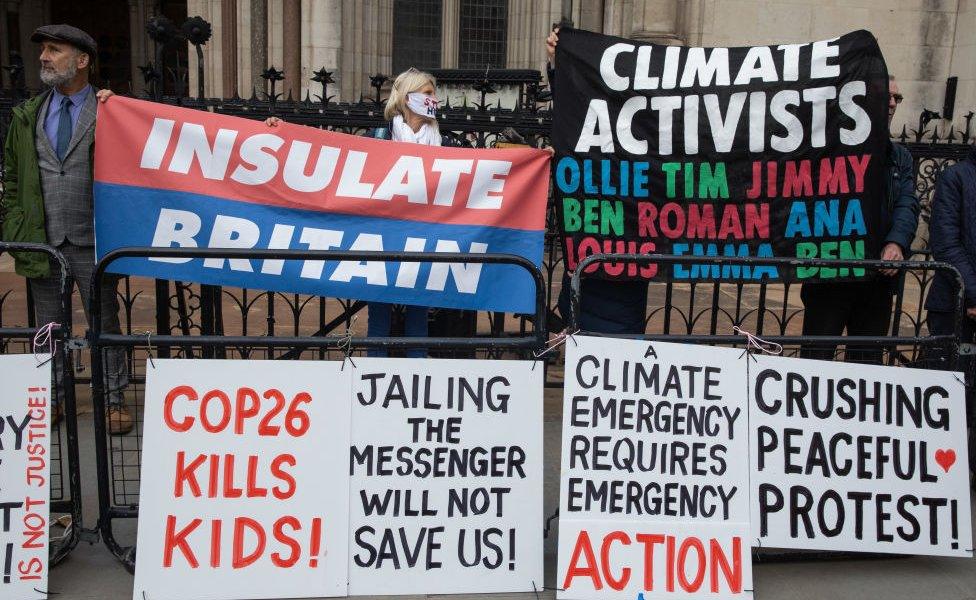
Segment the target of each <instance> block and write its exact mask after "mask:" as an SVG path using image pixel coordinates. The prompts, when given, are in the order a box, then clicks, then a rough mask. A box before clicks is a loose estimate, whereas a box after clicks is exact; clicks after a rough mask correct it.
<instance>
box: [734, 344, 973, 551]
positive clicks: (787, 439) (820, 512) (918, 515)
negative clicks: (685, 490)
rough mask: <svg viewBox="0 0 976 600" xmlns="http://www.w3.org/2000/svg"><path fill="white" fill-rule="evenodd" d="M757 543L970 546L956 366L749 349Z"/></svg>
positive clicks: (961, 390)
mask: <svg viewBox="0 0 976 600" xmlns="http://www.w3.org/2000/svg"><path fill="white" fill-rule="evenodd" d="M750 373H751V380H750V390H751V391H750V397H749V402H750V423H751V427H752V431H751V438H752V439H751V447H752V457H751V460H752V469H753V474H752V485H753V492H752V495H753V506H752V510H753V516H752V525H753V535H754V537H757V538H760V539H761V541H762V545H763V546H773V547H780V548H808V549H823V550H850V551H860V552H893V553H907V554H933V555H945V556H972V555H973V552H972V548H973V543H972V526H971V520H970V503H969V493H970V492H969V468H968V452H967V442H966V394H965V386H964V384H963V374H962V373H951V372H946V371H928V370H921V369H907V368H902V367H881V366H874V365H862V364H849V363H841V362H829V361H816V360H801V359H794V358H780V357H774V356H757V357H756V361H755V362H754V363H753V364H751V365H750Z"/></svg>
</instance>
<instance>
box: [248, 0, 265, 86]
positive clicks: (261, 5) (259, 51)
mask: <svg viewBox="0 0 976 600" xmlns="http://www.w3.org/2000/svg"><path fill="white" fill-rule="evenodd" d="M250 45H251V86H252V87H253V88H254V89H256V90H258V91H259V92H265V91H266V86H265V81H264V79H261V73H263V72H264V70H265V69H267V68H268V0H251V44H250ZM259 97H263V95H261V94H259Z"/></svg>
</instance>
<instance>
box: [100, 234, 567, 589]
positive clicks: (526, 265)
mask: <svg viewBox="0 0 976 600" xmlns="http://www.w3.org/2000/svg"><path fill="white" fill-rule="evenodd" d="M147 257H160V258H223V259H232V258H243V259H254V260H260V259H272V260H275V259H276V260H322V261H340V260H356V261H363V260H371V261H390V262H394V261H395V262H420V263H483V264H494V265H498V264H506V265H514V266H516V267H519V268H522V269H524V270H526V271H528V272H529V274H530V275H531V276H532V279H533V281H534V283H535V316H534V319H535V320H534V323H535V327H534V329H533V331H532V332H530V334H528V335H520V336H498V337H489V336H485V337H476V338H458V337H411V338H399V337H372V338H367V337H361V336H360V337H357V336H352V335H344V336H335V335H333V336H315V335H313V336H290V337H285V336H222V335H198V336H174V335H147V334H146V333H143V334H140V335H116V334H105V333H102V330H101V320H100V310H101V308H100V306H99V303H98V302H93V303H92V304H93V305H92V306H91V310H92V314H91V319H92V324H93V326H92V331H91V339H90V344H91V348H92V353H91V357H92V365H91V367H92V399H93V404H94V420H95V421H94V426H95V451H96V461H97V477H98V509H99V521H98V522H99V531H100V533H101V537H102V540H103V541H104V542H105V545H106V546H107V547H108V548H109V550H110V551H111V552H112V553H113V554H114V555H115V556H116V557H117V558H118V559H119V560H120V561H121V562H122V563H123V565H124V566H125V567H126V568H127V569H128V570H130V571H132V570H133V569H134V567H135V546H128V547H127V546H124V545H123V544H122V543H120V542H119V541H118V539H117V537H116V531H115V529H114V526H113V522H114V521H115V520H116V519H132V518H133V517H137V516H138V514H139V503H138V499H137V498H138V496H137V495H135V496H134V495H133V492H134V493H135V494H138V473H139V469H140V464H141V426H142V423H141V419H140V416H139V415H138V414H137V415H136V419H135V420H136V427H135V430H134V432H133V433H134V435H135V436H136V437H137V440H136V441H137V444H136V448H134V449H133V450H131V451H129V452H125V451H121V452H119V453H120V454H121V457H120V458H119V460H118V462H116V460H115V454H116V452H115V451H114V450H113V449H112V448H110V446H109V441H110V440H109V436H108V432H107V431H106V423H105V410H106V400H107V399H106V397H105V391H106V390H105V386H104V383H103V370H104V361H103V358H102V352H103V351H104V350H105V349H106V348H109V347H117V346H122V347H126V348H130V349H134V348H137V347H146V346H149V345H151V346H153V347H155V346H159V347H167V346H169V347H175V348H181V347H182V348H191V347H207V346H209V347H211V348H223V349H232V348H233V347H250V346H253V347H262V348H268V349H287V350H289V352H286V353H285V354H283V355H282V356H278V357H273V356H272V357H271V358H277V359H285V360H287V359H291V358H297V357H298V356H299V355H300V352H301V351H302V350H310V349H317V350H323V349H333V350H336V349H355V350H361V349H369V348H388V349H396V348H415V347H420V348H429V349H450V350H474V349H482V348H485V349H491V350H513V351H519V350H521V351H525V352H532V351H536V350H539V349H542V348H543V347H544V346H545V344H546V340H547V335H548V334H547V330H546V290H545V282H544V281H543V278H542V272H541V271H540V270H539V268H538V267H537V266H536V265H534V264H532V262H531V261H529V260H527V259H525V258H523V257H520V256H515V255H507V254H463V253H440V252H411V253H403V252H344V251H331V250H245V249H216V248H199V249H198V248H171V249H164V248H122V249H119V250H115V251H112V252H110V253H109V254H107V255H106V256H105V257H103V258H102V260H101V261H99V263H98V265H97V266H96V268H95V271H94V273H93V274H92V281H91V286H92V288H91V289H93V290H98V289H99V287H100V286H101V282H102V279H103V278H104V277H105V275H106V269H107V268H108V266H109V265H110V264H111V263H113V262H115V261H117V260H119V259H123V258H147ZM93 297H94V298H97V297H98V296H97V295H95V296H93ZM150 352H151V348H150ZM132 363H133V365H134V364H135V360H133V361H132ZM139 379H140V378H138V377H135V373H133V374H132V375H131V376H130V382H132V381H136V380H139ZM122 437H125V436H122ZM117 473H121V474H122V476H121V479H119V478H118V477H116V476H115V474H117ZM132 475H135V477H132ZM129 484H132V487H133V488H134V489H129ZM120 488H121V489H120ZM133 497H134V498H136V499H135V501H131V499H132V498H133ZM119 499H121V500H122V502H119V501H118V500H119ZM130 533H131V532H130Z"/></svg>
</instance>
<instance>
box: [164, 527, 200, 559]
mask: <svg viewBox="0 0 976 600" xmlns="http://www.w3.org/2000/svg"><path fill="white" fill-rule="evenodd" d="M200 523H203V520H202V519H193V520H192V521H190V524H189V525H187V526H186V527H184V528H183V529H181V530H179V531H176V517H175V516H173V515H167V517H166V533H165V535H164V536H163V566H164V567H172V566H173V551H174V550H176V549H177V548H179V550H180V552H182V553H183V558H185V559H186V562H187V563H188V564H189V565H190V567H191V568H193V569H196V568H197V567H199V566H200V563H199V562H197V557H196V555H195V554H194V553H193V549H191V548H190V544H188V543H187V542H186V538H187V536H189V535H190V534H191V533H193V530H194V529H196V528H197V527H199V526H200Z"/></svg>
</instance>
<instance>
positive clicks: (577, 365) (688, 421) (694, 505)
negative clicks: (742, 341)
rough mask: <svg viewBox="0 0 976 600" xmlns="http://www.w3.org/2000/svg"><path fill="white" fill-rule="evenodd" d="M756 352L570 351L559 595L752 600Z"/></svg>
mask: <svg viewBox="0 0 976 600" xmlns="http://www.w3.org/2000/svg"><path fill="white" fill-rule="evenodd" d="M743 360H744V359H743V352H742V350H735V349H728V348H712V347H708V346H691V345H684V344H672V343H664V342H645V341H635V340H621V339H612V338H595V337H585V336H577V337H575V338H572V339H571V340H570V341H568V342H567V343H566V375H565V388H564V400H563V442H562V468H561V473H560V480H561V481H560V503H559V507H560V512H559V561H558V568H557V571H556V586H557V587H558V588H561V591H559V592H558V593H557V597H558V598H570V599H576V598H579V599H587V600H588V599H592V598H630V599H633V598H635V597H640V596H639V595H642V597H643V598H645V599H651V598H676V597H692V596H693V597H695V598H749V597H751V596H752V563H751V552H750V546H751V544H750V538H749V534H750V528H749V478H748V477H749V473H748V467H749V464H748V459H747V452H748V420H747V416H746V396H745V389H746V372H745V364H744V362H743Z"/></svg>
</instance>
